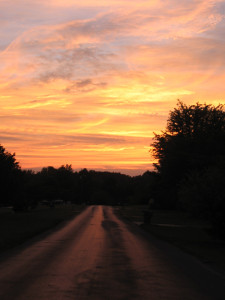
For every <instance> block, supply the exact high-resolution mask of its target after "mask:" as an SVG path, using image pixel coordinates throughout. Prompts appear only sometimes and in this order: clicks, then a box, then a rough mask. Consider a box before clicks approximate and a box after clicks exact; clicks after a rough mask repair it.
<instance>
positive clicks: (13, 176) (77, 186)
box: [0, 146, 158, 211]
mask: <svg viewBox="0 0 225 300" xmlns="http://www.w3.org/2000/svg"><path fill="white" fill-rule="evenodd" d="M0 158H1V160H0V172H1V174H0V176H1V181H0V184H1V194H2V197H1V206H13V208H14V210H15V211H24V210H28V209H33V208H35V207H36V206H37V205H38V204H39V203H44V204H46V205H50V206H54V204H57V203H60V202H62V201H63V202H64V203H66V202H70V203H74V204H82V203H83V204H105V205H124V204H135V203H140V204H146V203H148V201H149V199H150V197H153V191H154V185H155V181H157V178H158V174H157V173H156V172H146V173H144V174H143V175H142V176H136V177H130V176H128V175H124V174H120V173H110V172H97V171H94V170H91V171H88V170H86V169H83V170H81V171H80V172H74V171H73V169H72V166H71V165H62V166H61V167H60V168H54V167H52V166H48V167H46V168H43V169H42V170H41V171H40V172H37V173H35V172H33V171H31V170H21V168H20V166H19V163H18V162H16V159H15V154H10V153H8V152H6V151H5V149H4V147H3V146H0Z"/></svg>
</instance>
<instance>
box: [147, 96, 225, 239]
mask: <svg viewBox="0 0 225 300" xmlns="http://www.w3.org/2000/svg"><path fill="white" fill-rule="evenodd" d="M152 146H153V150H152V153H153V156H154V157H155V158H156V159H157V160H158V162H157V163H156V164H155V167H156V169H157V170H158V172H159V176H160V187H161V188H160V189H158V192H157V195H156V198H157V203H158V205H159V206H160V207H161V208H176V207H179V208H182V209H184V210H187V211H189V212H190V213H191V214H192V215H195V216H197V217H203V218H207V219H208V220H210V221H211V223H212V225H213V227H214V229H215V231H216V232H217V233H220V234H221V235H222V236H225V221H224V220H225V197H224V195H225V190H224V186H225V171H224V170H225V111H224V106H223V105H218V106H213V105H206V104H199V103H197V104H195V105H190V106H187V105H185V104H184V103H182V102H181V101H178V103H177V108H175V109H174V110H173V111H171V112H170V114H169V118H168V121H167V127H166V130H165V131H164V132H162V133H161V134H155V138H154V142H153V144H152Z"/></svg>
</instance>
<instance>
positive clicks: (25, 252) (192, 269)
mask: <svg viewBox="0 0 225 300" xmlns="http://www.w3.org/2000/svg"><path fill="white" fill-rule="evenodd" d="M0 299H1V300H37V299H38V300H70V299H75V300H80V299H88V300H89V299H90V300H117V299H121V300H122V299H124V300H130V299H141V300H143V299H144V300H145V299H151V300H161V299H171V300H195V299H196V300H204V299H205V300H209V299H213V300H217V299H218V300H219V299H221V300H224V299H225V281H224V279H223V278H222V277H220V276H218V275H217V274H216V273H213V272H211V271H210V270H207V269H206V268H205V267H204V266H203V265H201V264H200V263H199V262H198V261H197V260H195V259H193V258H192V257H191V256H189V255H187V254H183V253H182V252H180V251H179V250H177V249H176V248H174V247H172V246H170V245H168V244H166V243H164V242H161V241H158V240H157V239H155V238H153V237H151V236H150V235H147V234H145V233H142V231H141V230H140V229H139V228H138V227H137V226H135V225H129V224H126V223H124V222H123V221H121V220H119V219H118V218H117V217H116V216H115V215H114V213H113V209H112V208H111V207H106V206H90V207H88V208H87V209H86V210H84V211H83V212H82V213H81V214H80V215H78V216H77V217H76V218H74V219H73V220H72V221H70V222H68V223H67V224H66V225H65V226H64V227H62V228H58V230H56V231H54V232H51V233H50V234H48V235H47V236H44V237H42V238H39V239H37V240H35V241H33V242H32V243H31V244H30V245H27V246H26V247H22V248H21V247H20V248H17V249H15V250H13V251H11V253H10V254H7V255H5V256H4V257H1V258H0Z"/></svg>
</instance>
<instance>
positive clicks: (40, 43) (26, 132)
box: [0, 0, 225, 175]
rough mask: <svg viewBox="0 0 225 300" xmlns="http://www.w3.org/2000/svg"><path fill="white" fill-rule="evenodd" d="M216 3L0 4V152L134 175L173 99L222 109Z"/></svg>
mask: <svg viewBox="0 0 225 300" xmlns="http://www.w3.org/2000/svg"><path fill="white" fill-rule="evenodd" d="M224 16H225V1H219V0H218V1H214V0H183V1H182V0H162V1H157V0H155V1H154V0H153V1H149V0H148V1H145V0H139V1H137V0H135V1H134V0H129V1H128V0H113V1H110V0H107V1H106V0H99V1H96V0H84V1H78V0H48V1H44V0H32V1H31V0H0V118H1V123H0V126H1V129H0V144H2V145H3V146H4V147H5V148H6V149H7V150H8V151H9V152H11V153H12V152H15V153H16V158H17V160H18V161H19V162H20V165H21V167H22V168H33V169H35V170H37V169H38V168H42V167H44V166H54V167H59V166H61V165H62V164H72V166H73V168H74V169H81V168H87V169H95V170H110V171H112V170H115V171H120V172H122V173H126V174H131V175H137V174H141V173H143V172H144V171H146V170H152V169H153V168H152V161H153V159H152V157H151V156H150V153H149V145H150V144H151V142H152V137H153V132H156V133H159V132H160V131H161V130H163V129H164V128H165V126H166V120H167V118H168V113H169V111H170V110H171V109H173V108H174V107H175V106H176V102H177V99H180V100H182V101H183V102H185V103H186V104H194V103H196V102H197V101H198V102H200V103H205V102H206V103H212V104H218V103H225V93H224V91H225V70H224V69H225V18H224Z"/></svg>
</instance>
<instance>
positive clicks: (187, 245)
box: [115, 206, 225, 274]
mask: <svg viewBox="0 0 225 300" xmlns="http://www.w3.org/2000/svg"><path fill="white" fill-rule="evenodd" d="M146 209H147V206H125V207H116V208H115V212H116V213H117V215H118V216H119V217H122V218H125V219H128V220H130V221H132V222H134V223H136V224H138V225H140V226H141V227H142V228H143V229H144V230H146V231H148V232H150V233H152V234H153V235H154V236H156V237H158V238H160V239H162V240H165V241H167V242H169V243H172V244H173V245H175V246H177V247H179V248H181V249H182V250H183V251H185V252H187V253H189V254H192V255H194V256H195V257H197V258H198V259H199V260H200V261H202V262H203V263H205V264H207V265H209V266H211V267H213V268H214V269H216V270H218V271H220V272H222V273H224V274H225V242H224V241H222V240H219V239H218V238H216V237H215V236H213V235H212V234H211V226H210V225H209V224H208V223H207V222H206V221H204V220H201V219H196V218H191V217H190V216H189V215H188V214H186V213H183V212H178V211H163V210H154V211H153V216H152V219H151V224H143V221H144V218H143V211H144V210H146Z"/></svg>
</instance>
